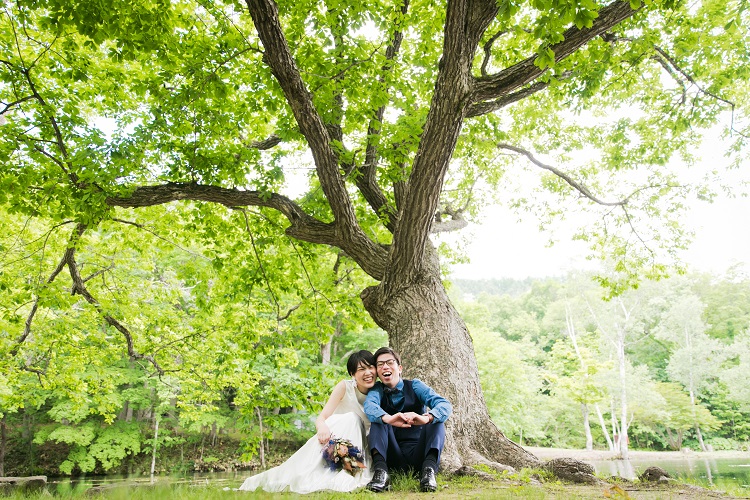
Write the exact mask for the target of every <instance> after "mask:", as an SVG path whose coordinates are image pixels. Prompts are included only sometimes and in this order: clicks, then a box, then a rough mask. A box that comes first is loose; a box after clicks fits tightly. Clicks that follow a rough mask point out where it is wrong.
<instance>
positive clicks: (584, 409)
mask: <svg viewBox="0 0 750 500" xmlns="http://www.w3.org/2000/svg"><path fill="white" fill-rule="evenodd" d="M581 413H582V414H583V432H584V433H585V434H586V449H587V450H593V449H594V438H593V437H592V436H591V424H589V407H588V406H587V405H586V403H581Z"/></svg>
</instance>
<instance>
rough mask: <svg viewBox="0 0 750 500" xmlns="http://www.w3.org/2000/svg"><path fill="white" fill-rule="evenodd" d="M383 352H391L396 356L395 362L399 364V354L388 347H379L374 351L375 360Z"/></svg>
mask: <svg viewBox="0 0 750 500" xmlns="http://www.w3.org/2000/svg"><path fill="white" fill-rule="evenodd" d="M383 354H393V357H394V358H396V363H398V364H401V356H399V355H398V353H397V352H396V351H394V350H393V349H391V348H390V347H381V348H380V349H378V350H377V351H375V354H374V357H375V361H377V360H378V358H379V357H380V356H381V355H383Z"/></svg>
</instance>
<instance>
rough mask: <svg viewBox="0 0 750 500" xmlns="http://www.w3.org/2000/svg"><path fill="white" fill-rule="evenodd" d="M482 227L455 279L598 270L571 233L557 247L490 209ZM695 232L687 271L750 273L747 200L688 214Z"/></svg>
mask: <svg viewBox="0 0 750 500" xmlns="http://www.w3.org/2000/svg"><path fill="white" fill-rule="evenodd" d="M486 214H487V215H486V217H485V218H484V223H482V224H472V225H470V226H469V227H468V228H466V229H464V231H467V232H468V233H469V234H468V235H465V236H466V237H467V238H469V239H470V241H471V243H470V244H469V245H468V246H467V247H466V250H467V254H468V256H469V258H470V260H471V263H470V264H457V265H454V266H452V272H451V277H452V278H454V279H476V280H478V279H492V278H497V279H501V278H513V279H524V278H528V277H532V278H542V277H547V276H561V275H564V274H565V273H566V272H567V271H572V270H588V269H596V265H597V264H596V263H594V262H591V261H587V260H586V259H585V255H586V254H587V248H586V246H585V243H582V242H575V241H572V240H571V236H572V234H573V231H572V229H568V228H565V227H560V228H558V229H556V230H555V239H556V243H555V244H554V245H553V246H551V247H550V246H548V242H549V239H550V235H549V234H548V233H543V232H540V231H539V230H538V229H537V228H538V223H537V221H536V220H534V219H533V218H531V217H527V218H526V219H525V220H524V221H523V222H516V220H517V219H518V217H517V216H516V215H514V214H513V213H512V212H511V211H510V210H509V209H505V208H503V207H500V206H493V207H489V208H488V209H487V212H486ZM683 222H684V224H685V225H686V227H687V228H689V229H691V230H693V231H694V232H695V237H694V241H693V243H692V244H691V245H690V247H689V249H688V250H687V251H686V252H684V253H683V254H682V259H683V261H684V262H685V263H686V264H687V266H688V270H689V271H703V272H710V273H713V274H716V275H722V274H724V273H725V272H726V271H727V269H728V268H729V267H730V266H731V265H733V264H736V263H744V265H745V266H744V267H745V270H746V271H747V272H750V223H749V222H750V198H747V197H745V198H735V199H727V198H721V199H718V200H717V201H715V202H714V203H712V204H708V203H702V204H700V205H697V206H695V207H693V208H692V209H691V211H690V212H689V213H688V214H687V215H686V217H685V220H684V221H683Z"/></svg>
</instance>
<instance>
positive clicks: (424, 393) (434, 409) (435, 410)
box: [365, 378, 453, 423]
mask: <svg viewBox="0 0 750 500" xmlns="http://www.w3.org/2000/svg"><path fill="white" fill-rule="evenodd" d="M412 388H413V389H414V394H415V395H416V396H417V398H418V399H419V401H421V402H422V404H423V405H425V406H427V407H429V408H430V411H429V413H432V416H433V417H435V419H434V420H433V422H437V423H440V422H445V421H446V420H448V417H450V416H451V413H453V406H452V405H451V404H450V402H449V401H448V400H447V399H445V398H444V397H443V396H441V395H440V394H438V393H437V392H435V391H434V390H433V389H432V387H430V386H429V385H427V384H425V383H424V382H422V381H421V380H419V379H418V378H415V379H414V380H413V381H412ZM370 392H372V391H370ZM367 397H368V398H369V397H370V393H369V392H368V393H367ZM378 403H379V401H378ZM366 404H367V401H365V405H366ZM366 411H367V410H366V409H365V412H366ZM370 420H372V419H370ZM372 421H373V422H374V420H372Z"/></svg>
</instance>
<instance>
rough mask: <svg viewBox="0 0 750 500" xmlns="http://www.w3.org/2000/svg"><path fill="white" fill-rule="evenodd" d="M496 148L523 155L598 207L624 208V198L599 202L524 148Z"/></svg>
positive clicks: (501, 144)
mask: <svg viewBox="0 0 750 500" xmlns="http://www.w3.org/2000/svg"><path fill="white" fill-rule="evenodd" d="M497 147H499V148H502V149H508V150H510V151H514V152H516V153H520V154H522V155H524V156H525V157H526V158H528V159H529V161H530V162H531V163H533V164H534V165H536V166H537V167H539V168H543V169H544V170H548V171H550V172H552V173H553V174H555V175H556V176H558V177H560V178H561V179H562V180H564V181H565V182H567V183H568V184H569V185H570V186H571V187H572V188H573V189H575V190H576V191H578V192H579V193H581V194H582V195H583V196H585V197H586V198H588V199H590V200H591V201H593V202H594V203H597V204H599V205H604V206H610V207H612V206H624V205H626V204H627V202H628V199H627V198H625V199H623V200H619V201H604V200H601V199H599V198H597V197H596V196H595V195H594V194H593V193H592V192H591V191H589V190H588V188H586V186H584V185H583V184H581V183H579V182H578V181H576V180H575V179H573V178H572V177H570V176H569V175H568V174H566V173H565V172H563V171H562V170H560V169H557V168H555V167H553V166H550V165H546V164H544V163H542V162H541V161H539V160H538V159H537V158H536V157H535V156H534V155H533V154H532V153H531V152H530V151H528V150H526V149H524V148H521V147H518V146H513V145H511V144H505V143H502V142H501V143H499V144H498V145H497Z"/></svg>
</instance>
